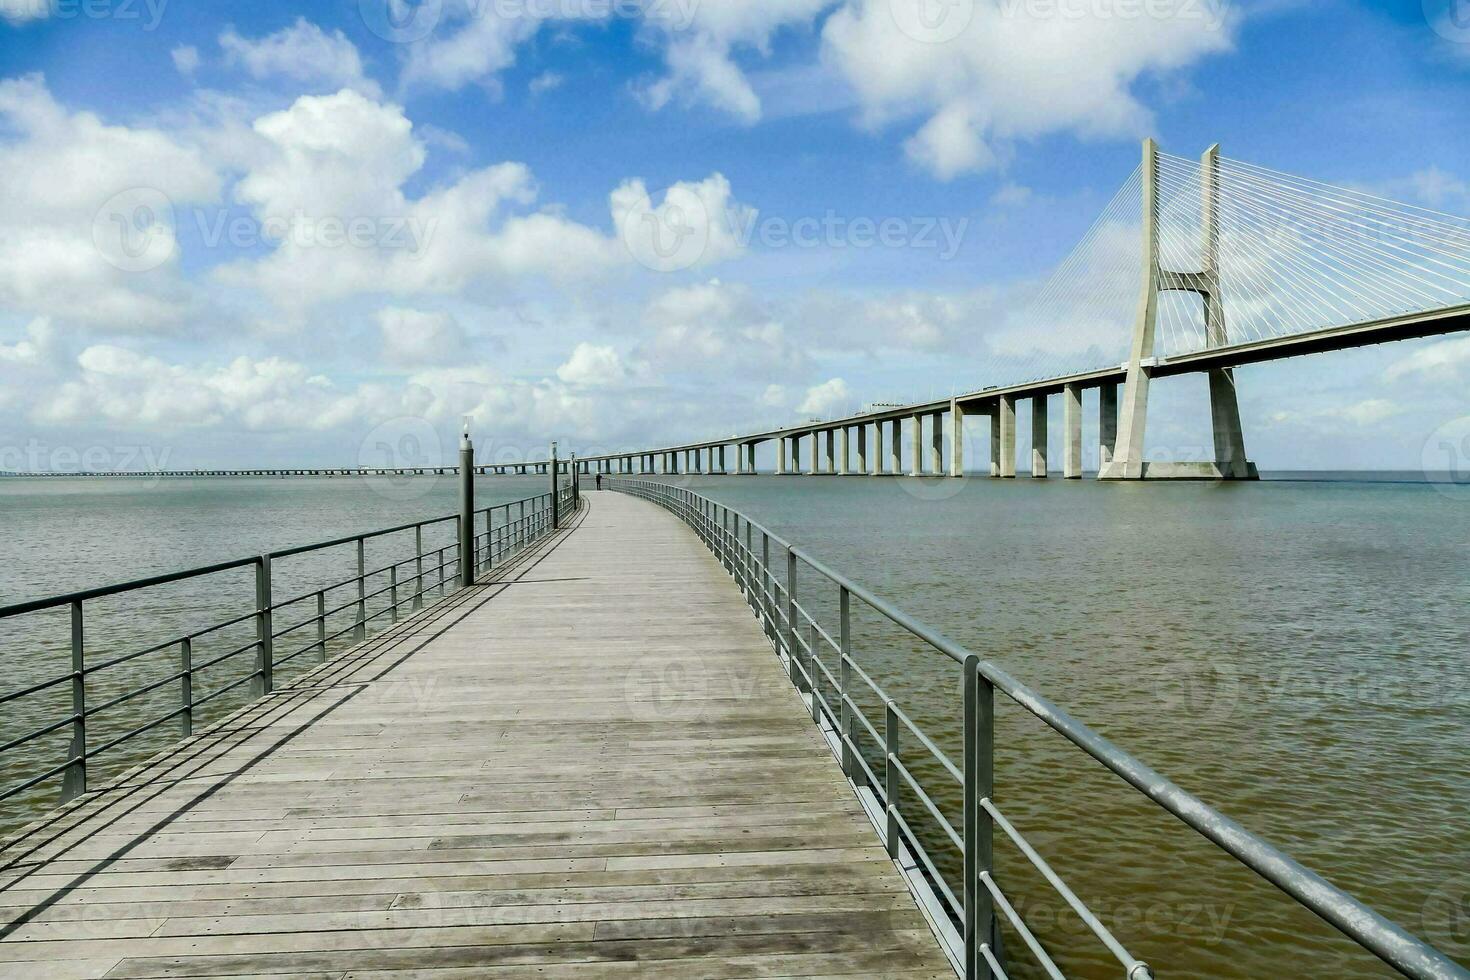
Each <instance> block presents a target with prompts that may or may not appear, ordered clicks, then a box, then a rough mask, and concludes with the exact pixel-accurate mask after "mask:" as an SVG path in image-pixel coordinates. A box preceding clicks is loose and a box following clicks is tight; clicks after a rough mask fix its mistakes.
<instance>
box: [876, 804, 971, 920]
mask: <svg viewBox="0 0 1470 980" xmlns="http://www.w3.org/2000/svg"><path fill="white" fill-rule="evenodd" d="M892 812H893V818H894V822H895V823H897V824H898V829H899V831H900V832H901V833H902V834H903V837H904V839H905V840H907V841H908V842H909V850H911V851H913V852H914V854H915V855H916V856H917V857H918V859H919V861H920V862H922V863H923V865H924V870H925V871H927V872H928V873H929V878H930V880H931V881H933V882H934V884H936V885H938V886H939V892H940V895H941V897H943V899H944V901H945V904H947V905H948V906H949V914H950V915H951V916H953V917H954V918H955V919H956V920H961V921H962V920H963V919H964V916H965V903H964V902H962V901H960V900H959V899H958V898H957V897H956V896H955V893H954V891H953V890H952V889H951V888H950V887H949V882H947V881H945V880H944V875H942V874H940V872H939V869H938V868H937V867H935V866H934V860H933V859H932V858H930V857H929V852H928V851H926V850H924V845H923V843H921V842H920V840H919V835H918V833H917V832H915V830H914V828H913V827H912V826H911V825H910V824H909V822H908V819H907V818H906V817H905V816H904V815H903V814H902V813H900V812H898V811H896V810H894V811H892Z"/></svg>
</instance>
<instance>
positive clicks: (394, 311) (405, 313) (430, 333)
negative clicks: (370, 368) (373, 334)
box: [377, 306, 465, 368]
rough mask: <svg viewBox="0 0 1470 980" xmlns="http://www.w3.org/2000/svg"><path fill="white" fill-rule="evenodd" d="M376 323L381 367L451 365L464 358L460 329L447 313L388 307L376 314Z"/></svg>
mask: <svg viewBox="0 0 1470 980" xmlns="http://www.w3.org/2000/svg"><path fill="white" fill-rule="evenodd" d="M377 320H378V329H379V331H381V333H382V338H383V355H382V356H383V363H384V364H385V365H391V366H395V367H399V368H404V367H416V366H421V365H426V364H452V363H457V362H459V361H461V360H462V359H463V357H464V353H465V333H464V329H463V328H461V327H460V325H459V322H458V321H457V320H455V318H454V317H453V316H452V315H450V314H448V313H442V312H424V311H422V310H412V309H405V308H403V307H397V306H389V307H386V308H384V309H381V310H379V311H378V315H377Z"/></svg>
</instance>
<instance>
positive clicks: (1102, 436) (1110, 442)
mask: <svg viewBox="0 0 1470 980" xmlns="http://www.w3.org/2000/svg"><path fill="white" fill-rule="evenodd" d="M1097 407H1098V420H1097V435H1098V453H1097V454H1098V465H1099V466H1100V467H1101V466H1107V465H1108V464H1109V463H1111V462H1112V461H1113V451H1114V449H1116V448H1117V445H1118V385H1117V382H1114V381H1109V382H1107V383H1106V384H1104V385H1102V386H1101V387H1100V388H1098V389H1097Z"/></svg>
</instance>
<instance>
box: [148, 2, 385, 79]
mask: <svg viewBox="0 0 1470 980" xmlns="http://www.w3.org/2000/svg"><path fill="white" fill-rule="evenodd" d="M219 45H220V49H221V50H223V51H224V53H225V62H226V63H227V64H230V65H238V66H240V67H242V68H244V69H245V71H246V72H247V73H248V74H249V75H250V77H252V78H255V79H260V80H265V79H271V78H285V79H288V80H290V81H293V82H298V83H301V84H304V85H309V86H313V87H315V88H317V89H318V90H326V91H336V90H337V89H341V88H352V89H356V90H358V91H360V92H363V93H365V94H367V95H369V96H372V97H374V98H376V97H377V96H378V94H379V90H378V86H377V83H376V82H373V81H372V80H371V79H369V78H367V77H365V76H364V74H363V66H362V56H361V55H359V54H358V51H357V47H356V45H354V44H353V43H352V42H351V41H349V40H347V37H346V36H345V35H344V34H343V33H342V32H341V31H333V32H332V33H331V34H328V33H326V32H325V31H323V30H322V29H321V28H320V27H318V26H317V25H315V24H313V23H311V22H310V21H308V20H307V19H306V18H305V17H298V18H297V19H296V23H294V24H292V25H291V26H289V27H285V28H282V29H281V30H279V31H276V32H275V33H274V34H269V35H266V36H265V37H259V38H247V37H242V36H241V35H240V34H239V33H238V32H236V30H235V29H234V28H233V27H230V28H227V29H226V30H225V31H224V33H222V34H221V35H220V37H219ZM194 57H195V66H196V67H197V61H198V52H195V56H194ZM174 63H175V64H178V63H179V61H178V57H177V55H176V56H175V59H174ZM180 70H185V69H183V67H182V66H180ZM189 70H192V69H189Z"/></svg>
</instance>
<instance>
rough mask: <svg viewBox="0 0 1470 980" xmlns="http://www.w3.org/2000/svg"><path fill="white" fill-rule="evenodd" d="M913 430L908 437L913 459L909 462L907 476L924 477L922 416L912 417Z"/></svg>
mask: <svg viewBox="0 0 1470 980" xmlns="http://www.w3.org/2000/svg"><path fill="white" fill-rule="evenodd" d="M913 424H914V429H913V432H911V433H910V434H909V435H910V448H911V449H912V450H913V459H911V460H909V476H923V475H924V416H922V415H915V416H914V417H913Z"/></svg>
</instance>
